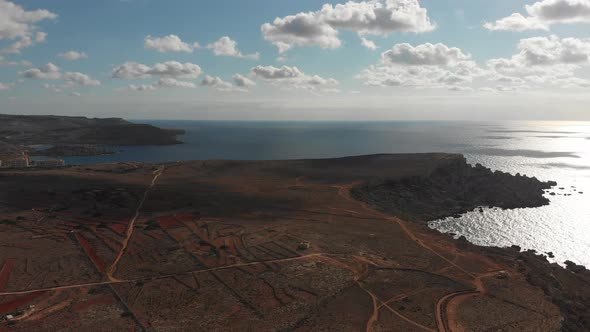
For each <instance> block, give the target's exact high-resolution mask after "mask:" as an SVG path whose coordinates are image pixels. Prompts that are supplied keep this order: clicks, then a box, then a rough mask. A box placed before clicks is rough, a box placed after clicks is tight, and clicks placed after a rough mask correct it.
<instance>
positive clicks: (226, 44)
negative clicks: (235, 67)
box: [207, 36, 260, 60]
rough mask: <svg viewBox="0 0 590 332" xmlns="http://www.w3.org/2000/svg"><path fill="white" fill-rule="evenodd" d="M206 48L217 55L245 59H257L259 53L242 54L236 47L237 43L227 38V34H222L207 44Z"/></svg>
mask: <svg viewBox="0 0 590 332" xmlns="http://www.w3.org/2000/svg"><path fill="white" fill-rule="evenodd" d="M207 48H208V49H211V50H212V51H213V54H215V55H217V56H231V57H236V58H246V59H254V60H258V59H259V58H260V53H254V54H243V53H242V52H240V50H239V49H238V43H237V42H236V41H235V40H233V39H231V38H229V37H228V36H223V37H221V38H219V40H217V41H216V42H214V43H211V44H209V45H207Z"/></svg>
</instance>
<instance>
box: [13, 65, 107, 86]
mask: <svg viewBox="0 0 590 332" xmlns="http://www.w3.org/2000/svg"><path fill="white" fill-rule="evenodd" d="M20 75H21V76H22V77H24V78H29V79H36V80H51V81H61V83H59V84H50V83H45V84H44V85H43V86H44V87H45V88H46V89H51V90H53V91H55V92H61V91H63V90H64V89H70V88H74V87H76V86H99V85H100V81H98V80H95V79H93V78H92V77H90V76H88V75H86V74H83V73H80V72H62V71H61V68H59V67H58V66H56V65H54V64H53V63H48V64H46V65H44V66H41V67H38V68H31V69H28V70H25V71H23V72H20Z"/></svg>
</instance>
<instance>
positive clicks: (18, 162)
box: [0, 152, 31, 168]
mask: <svg viewBox="0 0 590 332" xmlns="http://www.w3.org/2000/svg"><path fill="white" fill-rule="evenodd" d="M30 162H31V161H30V159H29V155H28V153H27V152H23V155H22V157H19V158H14V159H9V160H4V161H2V162H1V163H0V166H2V167H3V168H27V167H29V165H30Z"/></svg>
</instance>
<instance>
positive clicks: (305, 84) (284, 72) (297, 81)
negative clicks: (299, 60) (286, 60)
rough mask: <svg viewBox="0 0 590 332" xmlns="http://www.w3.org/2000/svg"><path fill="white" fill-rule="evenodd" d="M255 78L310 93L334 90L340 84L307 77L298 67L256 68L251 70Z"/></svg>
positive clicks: (330, 79) (315, 77)
mask: <svg viewBox="0 0 590 332" xmlns="http://www.w3.org/2000/svg"><path fill="white" fill-rule="evenodd" d="M251 73H252V75H253V76H254V77H257V78H259V79H262V80H263V81H265V82H267V83H270V84H273V85H277V86H280V87H283V88H295V89H303V90H310V91H318V90H320V89H332V88H333V87H334V86H336V85H338V84H339V82H338V81H337V80H335V79H333V78H323V77H321V76H318V75H307V74H305V73H304V72H302V71H301V70H299V68H297V67H289V66H282V67H280V68H277V67H274V66H256V67H254V68H252V69H251Z"/></svg>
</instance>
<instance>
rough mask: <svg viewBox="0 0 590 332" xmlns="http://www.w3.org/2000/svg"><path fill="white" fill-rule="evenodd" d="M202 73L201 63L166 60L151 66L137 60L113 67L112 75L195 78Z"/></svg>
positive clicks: (122, 76) (115, 76) (125, 77)
mask: <svg viewBox="0 0 590 332" xmlns="http://www.w3.org/2000/svg"><path fill="white" fill-rule="evenodd" d="M199 75H201V67H199V65H196V64H193V63H190V62H186V63H180V62H177V61H166V62H163V63H157V64H155V65H154V66H152V67H150V66H147V65H144V64H141V63H137V62H126V63H124V64H122V65H120V66H117V67H116V68H115V69H113V72H112V77H113V78H119V79H143V78H152V77H168V78H175V79H195V78H197V77H199Z"/></svg>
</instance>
